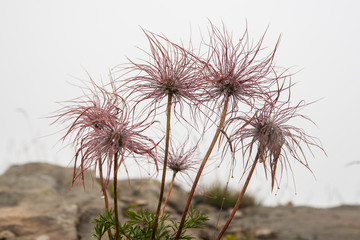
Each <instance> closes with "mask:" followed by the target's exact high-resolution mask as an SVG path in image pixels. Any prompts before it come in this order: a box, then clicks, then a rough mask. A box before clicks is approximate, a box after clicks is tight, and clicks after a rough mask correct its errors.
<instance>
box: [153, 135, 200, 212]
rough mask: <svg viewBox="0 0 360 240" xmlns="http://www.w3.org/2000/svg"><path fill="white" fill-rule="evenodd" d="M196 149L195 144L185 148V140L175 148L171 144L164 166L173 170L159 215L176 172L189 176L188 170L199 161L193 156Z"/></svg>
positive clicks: (166, 200)
mask: <svg viewBox="0 0 360 240" xmlns="http://www.w3.org/2000/svg"><path fill="white" fill-rule="evenodd" d="M196 150H197V144H196V145H195V146H193V147H192V148H190V149H186V142H184V143H183V144H181V145H180V146H178V147H176V148H175V147H174V146H173V145H172V144H171V146H170V149H169V152H168V158H167V162H166V167H167V168H169V169H171V170H172V171H173V176H172V180H171V183H170V187H169V190H168V194H167V196H166V198H165V201H164V204H163V207H162V210H161V213H160V216H162V215H163V213H164V210H165V207H166V204H167V202H168V200H169V197H170V194H171V191H172V188H173V185H174V182H175V178H176V176H177V174H178V173H180V174H186V175H187V176H188V177H189V178H190V176H189V174H188V171H191V170H194V171H196V167H195V166H196V165H197V164H199V163H200V161H199V159H197V158H196V157H195V156H194V154H195V152H196ZM159 159H160V160H159V161H160V162H162V160H161V159H163V158H159ZM164 167H165V166H164Z"/></svg>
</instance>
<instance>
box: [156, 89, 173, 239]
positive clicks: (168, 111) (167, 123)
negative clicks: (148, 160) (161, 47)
mask: <svg viewBox="0 0 360 240" xmlns="http://www.w3.org/2000/svg"><path fill="white" fill-rule="evenodd" d="M172 96H173V95H172V93H169V95H168V103H167V113H166V115H167V118H166V139H165V156H164V167H163V172H162V179H161V188H160V196H159V203H158V207H157V210H156V216H155V222H154V228H153V233H152V237H151V239H152V240H154V239H155V235H156V230H157V227H158V221H159V215H160V209H161V203H162V201H163V195H164V187H165V178H166V168H167V159H168V153H169V142H170V116H171V102H172Z"/></svg>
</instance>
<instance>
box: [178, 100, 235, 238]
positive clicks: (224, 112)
mask: <svg viewBox="0 0 360 240" xmlns="http://www.w3.org/2000/svg"><path fill="white" fill-rule="evenodd" d="M228 104H229V98H226V100H225V102H224V109H223V111H222V114H221V119H220V124H219V126H218V128H217V130H216V133H215V135H214V138H213V140H212V142H211V144H210V147H209V149H208V151H207V153H206V155H205V157H204V159H203V161H202V162H201V165H200V168H199V170H198V172H197V175H196V177H195V180H194V183H193V185H192V188H191V191H190V193H189V197H188V200H187V202H186V205H185V208H184V212H183V214H182V218H181V222H180V225H179V228H178V231H177V233H176V237H175V240H177V239H179V238H180V235H181V232H182V229H183V227H184V224H185V219H186V215H187V212H188V211H189V207H190V203H191V200H192V198H193V196H194V193H195V189H196V186H197V184H198V182H199V179H200V177H201V173H202V171H203V170H204V167H205V164H206V162H207V160H208V159H209V157H210V154H211V152H212V150H213V149H214V147H215V144H216V142H217V140H218V138H219V135H220V132H221V131H222V128H223V126H224V123H225V117H226V114H227V108H228Z"/></svg>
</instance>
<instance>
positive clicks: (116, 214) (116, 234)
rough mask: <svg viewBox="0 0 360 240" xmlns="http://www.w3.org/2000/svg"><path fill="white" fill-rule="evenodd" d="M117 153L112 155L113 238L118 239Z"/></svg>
mask: <svg viewBox="0 0 360 240" xmlns="http://www.w3.org/2000/svg"><path fill="white" fill-rule="evenodd" d="M117 165H118V153H115V156H114V211H115V227H116V232H115V240H120V222H119V214H118V196H117V168H118V166H117Z"/></svg>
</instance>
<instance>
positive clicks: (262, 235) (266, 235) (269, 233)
mask: <svg viewBox="0 0 360 240" xmlns="http://www.w3.org/2000/svg"><path fill="white" fill-rule="evenodd" d="M254 235H255V237H256V238H258V239H274V238H276V237H277V233H276V232H275V231H273V230H272V229H269V228H263V229H257V230H255V233H254Z"/></svg>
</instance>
